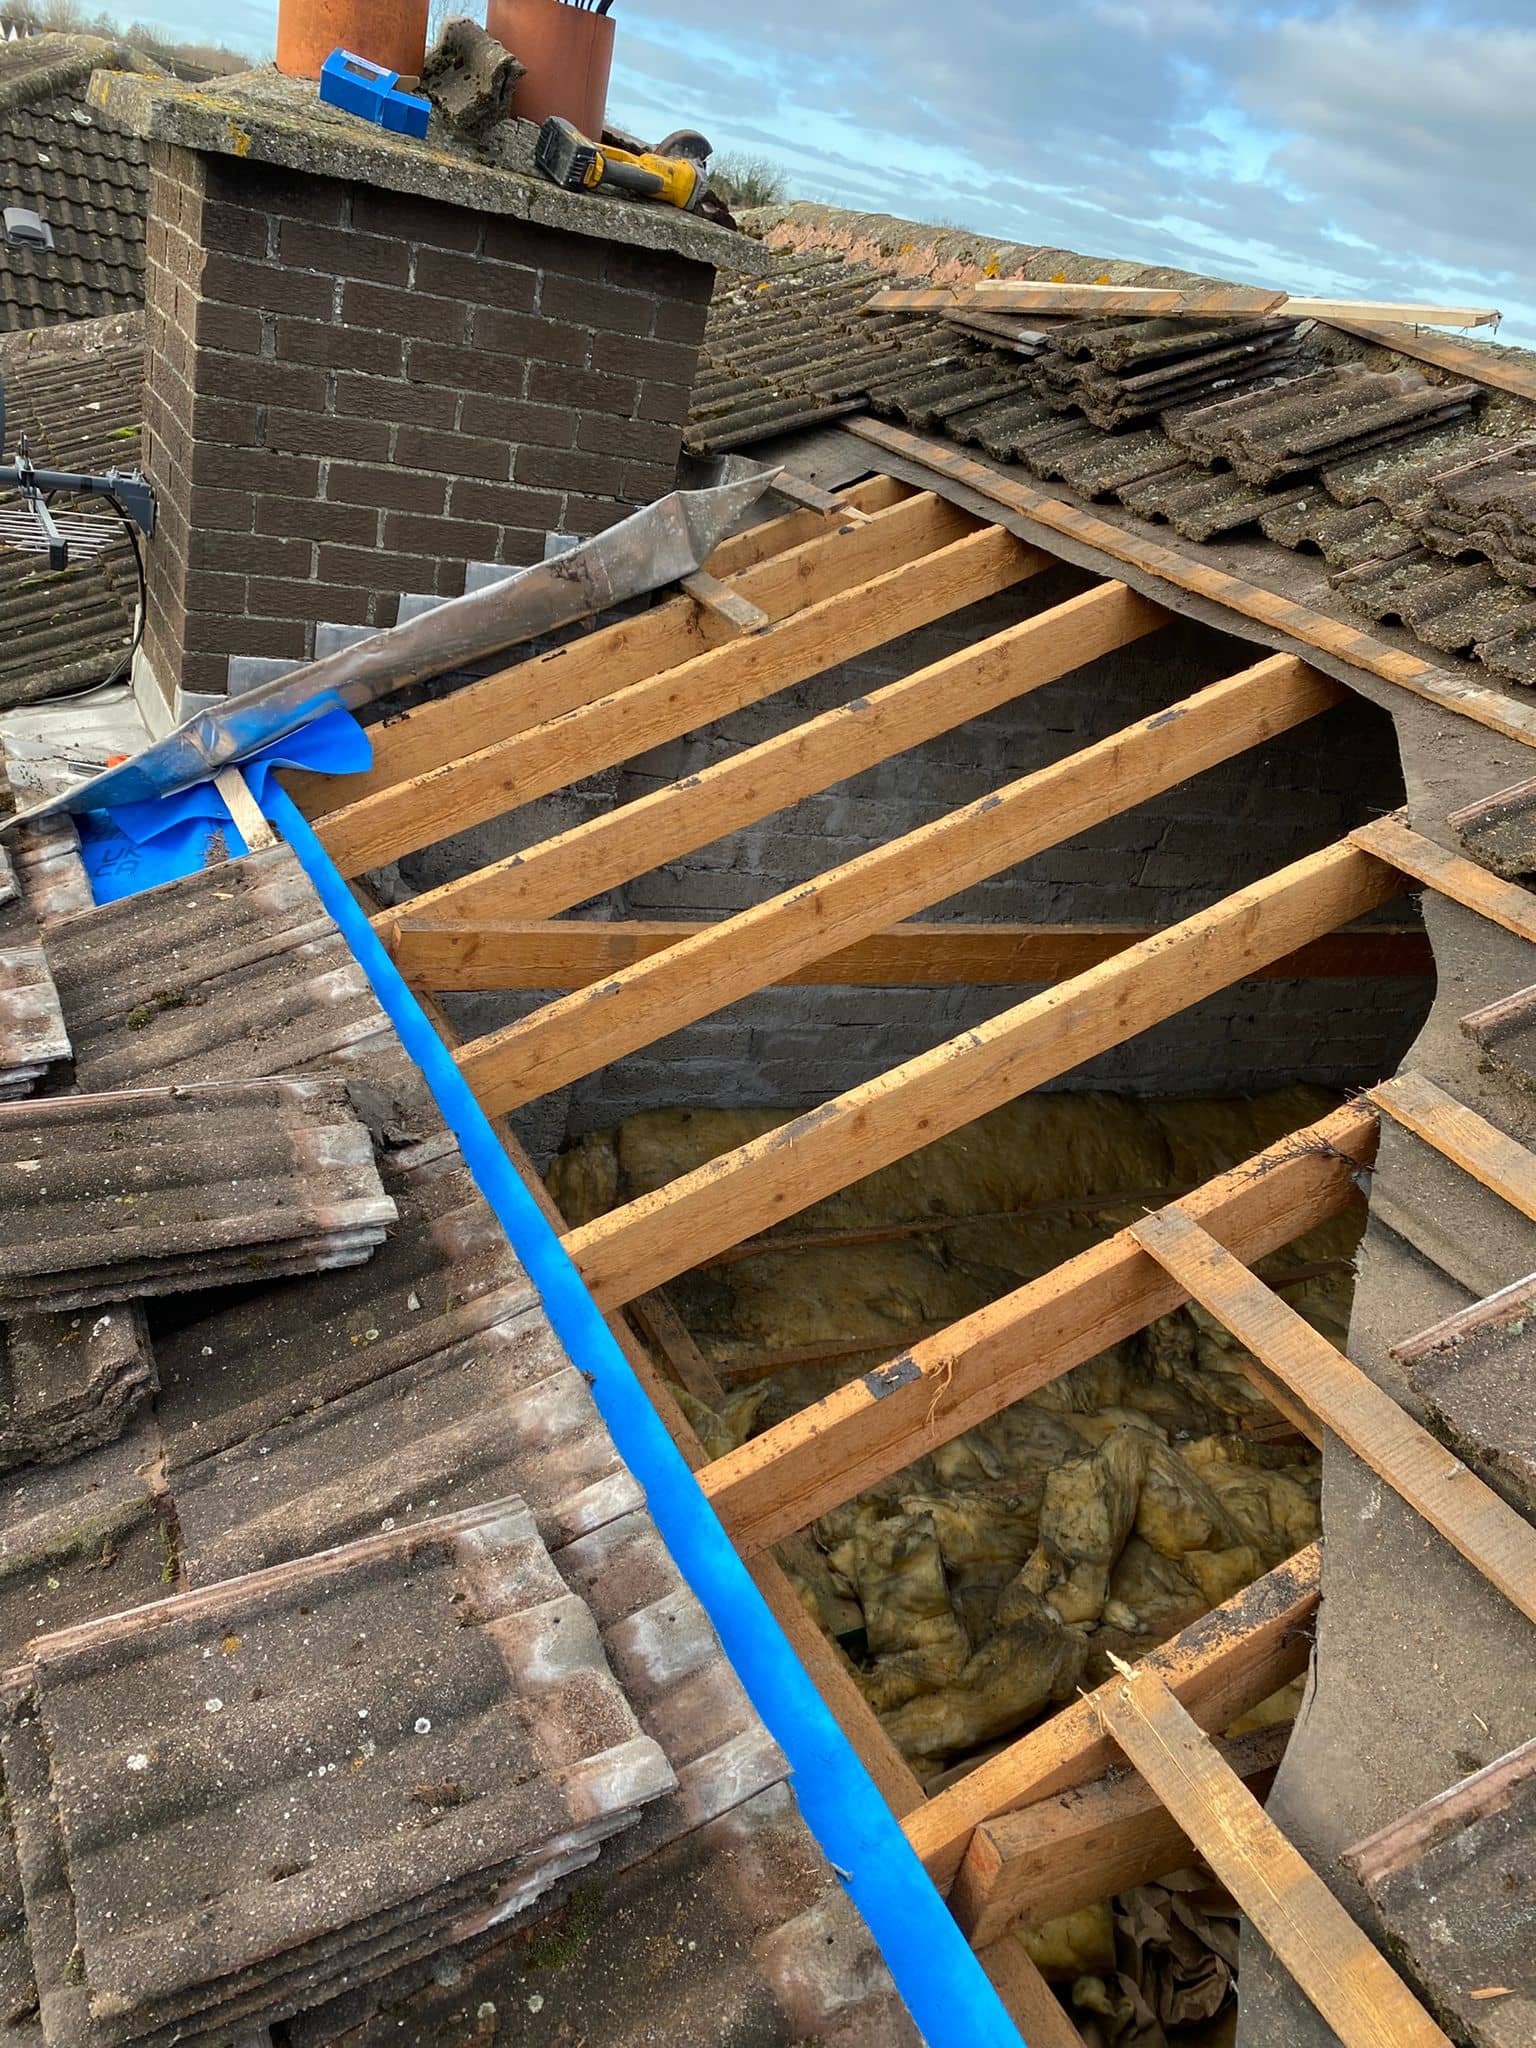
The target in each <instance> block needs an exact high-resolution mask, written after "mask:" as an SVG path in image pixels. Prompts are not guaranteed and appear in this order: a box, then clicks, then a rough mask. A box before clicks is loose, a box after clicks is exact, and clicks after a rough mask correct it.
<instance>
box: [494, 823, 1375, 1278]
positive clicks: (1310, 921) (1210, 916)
mask: <svg viewBox="0 0 1536 2048" xmlns="http://www.w3.org/2000/svg"><path fill="white" fill-rule="evenodd" d="M1401 886H1402V884H1401V877H1400V876H1399V875H1398V874H1397V873H1396V872H1395V871H1394V870H1393V869H1391V868H1388V867H1387V866H1386V865H1385V864H1384V863H1383V862H1381V861H1379V860H1376V859H1374V858H1373V856H1372V855H1370V854H1368V853H1365V852H1363V851H1362V850H1361V849H1360V848H1359V847H1355V846H1351V845H1349V844H1348V843H1347V842H1346V843H1342V844H1338V845H1334V846H1329V847H1325V848H1324V849H1323V850H1322V851H1321V852H1320V853H1315V854H1310V855H1308V856H1307V858H1306V859H1305V860H1300V861H1293V862H1292V863H1291V864H1290V865H1289V866H1288V867H1285V868H1282V869H1280V870H1279V871H1278V872H1277V873H1275V874H1273V875H1268V876H1266V877H1265V878H1264V880H1263V881H1261V882H1258V883H1255V884H1254V885H1253V886H1252V887H1251V888H1247V889H1240V890H1238V891H1236V892H1235V893H1234V894H1233V895H1231V896H1228V897H1225V898H1224V899H1223V900H1222V901H1221V902H1220V903H1218V904H1216V905H1214V906H1213V907H1212V908H1211V909H1209V910H1204V911H1200V912H1198V913H1197V914H1196V915H1195V916H1193V917H1188V918H1185V919H1184V920H1183V921H1182V922H1181V923H1179V924H1175V925H1172V926H1170V927H1169V928H1168V930H1167V931H1164V932H1160V933H1159V934H1158V935H1157V936H1156V937H1155V938H1153V939H1149V940H1147V941H1146V943H1145V944H1143V945H1140V946H1133V947H1132V948H1131V949H1130V950H1129V951H1128V952H1125V953H1119V954H1117V955H1116V956H1115V957H1114V959H1112V960H1106V961H1105V962H1104V963H1103V965H1102V966H1100V967H1093V968H1090V969H1089V970H1088V972H1087V973H1086V974H1080V975H1076V976H1074V978H1073V979H1072V980H1071V981H1066V982H1062V983H1060V984H1059V985H1058V986H1057V987H1055V988H1052V989H1047V990H1045V991H1044V992H1043V993H1042V994H1040V995H1037V996H1034V997H1032V998H1030V1000H1028V1001H1027V1002H1024V1003H1021V1004H1019V1005H1017V1006H1016V1007H1015V1008H1013V1009H1010V1010H1005V1011H1004V1012H1003V1013H1002V1014H1001V1015H1000V1016H998V1017H994V1018H991V1019H989V1020H988V1021H987V1022H986V1023H984V1024H981V1025H979V1026H977V1027H976V1029H974V1030H972V1031H967V1032H964V1033H962V1034H961V1035H960V1036H959V1037H958V1038H953V1039H951V1040H949V1041H948V1042H947V1043H946V1044H944V1045H941V1046H938V1047H936V1048H935V1049H934V1050H933V1051H932V1052H928V1053H924V1054H921V1055H920V1056H919V1057H918V1058H916V1059H912V1060H908V1061H907V1062H906V1063H905V1064H904V1065H902V1066H899V1067H896V1068H893V1069H892V1070H891V1071H889V1072H888V1073H884V1074H881V1075H879V1076H878V1077H877V1078H876V1079H875V1080H873V1081H870V1082H867V1083H865V1084H864V1085H863V1086H862V1087H858V1088H853V1089H849V1090H848V1091H847V1092H846V1093H845V1094H843V1095H841V1096H838V1097H837V1098H835V1099H834V1100H833V1101H831V1102H828V1103H825V1104H823V1105H822V1107H821V1108H819V1109H815V1110H811V1111H809V1112H808V1113H807V1114H806V1115H804V1116H799V1117H795V1118H793V1119H792V1120H791V1121H790V1122H789V1123H787V1124H785V1125H783V1126H781V1127H780V1128H779V1129H777V1130H774V1131H770V1132H767V1133H766V1134H765V1135H764V1136H763V1137H761V1138H755V1139H753V1140H751V1141H750V1142H749V1143H748V1144H746V1145H742V1146H739V1147H738V1148H737V1149H736V1150H735V1151H733V1152H728V1153H725V1154H724V1155H723V1156H722V1157H721V1158H718V1159H714V1160H711V1161H709V1162H708V1163H707V1164H706V1165H704V1166H702V1167H699V1168H697V1169H696V1170H695V1171H694V1172H692V1173H689V1174H685V1175H683V1176H682V1177H681V1178H680V1179H678V1180H675V1181H673V1182H671V1183H670V1184H669V1185H668V1186H666V1187H664V1188H660V1189H658V1190H657V1191H656V1192H655V1193H654V1194H650V1195H645V1196H642V1197H641V1198H640V1199H639V1200H637V1201H634V1202H630V1203H628V1204H627V1205H626V1206H625V1207H624V1208H621V1209H617V1210H614V1211H612V1212H611V1213H610V1214H609V1215H607V1216H602V1217H599V1218H598V1219H597V1220H596V1221H595V1222H593V1223H589V1224H587V1225H586V1226H585V1227H584V1228H583V1229H581V1230H577V1231H573V1232H572V1233H571V1235H570V1236H569V1237H567V1239H566V1240H565V1243H566V1249H567V1251H568V1252H569V1253H570V1255H571V1257H572V1258H573V1259H574V1260H575V1262H576V1265H577V1266H578V1268H579V1269H580V1271H581V1273H582V1277H583V1278H584V1279H585V1281H586V1283H587V1286H588V1288H589V1289H590V1290H591V1292H592V1294H593V1296H594V1297H595V1299H596V1300H597V1301H598V1303H599V1304H600V1305H602V1306H604V1307H609V1308H612V1307H618V1306H621V1305H622V1304H623V1303H624V1302H626V1301H631V1300H633V1298H634V1297H635V1295H636V1294H643V1293H645V1292H646V1291H647V1290H648V1289H650V1288H652V1287H654V1286H656V1285H658V1284H659V1283H660V1282H661V1281H664V1280H668V1279H672V1278H674V1277H675V1276H676V1275H677V1274H678V1273H680V1272H684V1271H686V1270H687V1269H688V1268H689V1267H691V1266H695V1265H697V1264H698V1263H699V1262H700V1260H701V1259H704V1258H707V1257H708V1256H709V1255H710V1254H711V1253H713V1252H716V1251H721V1250H723V1249H724V1248H725V1247H726V1246H727V1245H730V1244H734V1243H736V1242H737V1241H738V1240H739V1239H741V1238H743V1237H749V1236H751V1235H753V1233H755V1232H757V1231H760V1230H763V1229H765V1228H766V1227H767V1226H768V1225H769V1224H771V1223H776V1222H778V1221H780V1220H781V1219H782V1218H783V1217H785V1216H793V1215H796V1214H798V1212H799V1211H800V1210H802V1209H808V1208H809V1207H810V1206H811V1205H812V1204H813V1203H814V1202H817V1201H819V1200H820V1199H821V1198H822V1196H824V1195H829V1194H834V1193H835V1192H836V1191H837V1190H838V1189H839V1188H845V1187H847V1186H848V1185H849V1184H850V1183H851V1182H853V1181H855V1180H860V1179H862V1178H863V1177H864V1175H865V1174H868V1173H873V1172H875V1171H876V1170H877V1169H878V1168H879V1167H882V1166H887V1165H889V1164H890V1163H891V1162H892V1161H893V1160H896V1159H902V1158H905V1157H906V1156H907V1154H908V1153H910V1152H915V1151H917V1150H918V1149H919V1148H920V1147H921V1146H923V1145H925V1144H928V1143H930V1142H931V1141H932V1140H933V1139H935V1138H940V1137H943V1136H945V1135H946V1134H947V1133H948V1132H950V1131H953V1130H958V1129H959V1128H960V1126H961V1125H962V1124H967V1123H971V1122H973V1121H974V1119H975V1118H977V1117H979V1116H983V1115H985V1113H986V1112H987V1111H988V1110H989V1109H995V1108H997V1106H998V1105H999V1104H1000V1103H1003V1102H1008V1101H1011V1100H1013V1098H1014V1097H1015V1096H1018V1095H1023V1094H1025V1093H1027V1092H1028V1091H1029V1090H1030V1089H1031V1088H1037V1087H1039V1086H1040V1085H1041V1084H1042V1083H1043V1082H1045V1081H1049V1080H1054V1079H1055V1078H1056V1077H1057V1076H1058V1075H1060V1074H1064V1073H1069V1072H1070V1071H1071V1070H1072V1068H1074V1067H1076V1066H1080V1065H1082V1063H1083V1062H1084V1061H1085V1060H1089V1059H1092V1058H1093V1057H1094V1056H1095V1055H1096V1054H1098V1053H1101V1052H1106V1051H1108V1050H1109V1048H1110V1047H1111V1046H1114V1045H1122V1044H1124V1043H1125V1041H1126V1040H1127V1039H1129V1038H1134V1037H1135V1036H1136V1035H1137V1033H1138V1032H1141V1031H1144V1030H1146V1029H1147V1028H1148V1027H1149V1026H1150V1025H1152V1024H1156V1023H1160V1022H1161V1021H1162V1020H1163V1019H1164V1018H1165V1017H1171V1016H1176V1015H1177V1014H1178V1013H1179V1012H1180V1011H1181V1010H1186V1009H1189V1008H1191V1007H1192V1006H1193V1005H1194V1004H1196V1003H1198V1002H1200V1001H1202V1000H1203V999H1204V998H1205V997H1206V996H1208V995H1212V994H1214V993H1215V992H1216V991H1217V990H1218V989H1221V988H1227V987H1230V986H1231V984H1232V983H1233V982H1237V981H1242V980H1244V979H1246V978H1247V976H1248V975H1250V974H1252V973H1253V972H1254V971H1255V969H1257V968H1258V967H1260V966H1262V965H1264V964H1265V963H1266V962H1267V961H1272V960H1278V959H1281V958H1283V956H1284V955H1285V954H1287V953H1291V952H1294V951H1295V949H1296V948H1297V946H1299V945H1302V944H1304V943H1305V941H1307V940H1308V939H1312V938H1316V937H1318V936H1319V935H1320V934H1321V933H1323V932H1326V931H1332V930H1333V929H1334V928H1335V927H1337V926H1338V925H1341V924H1347V923H1348V922H1349V921H1350V920H1351V919H1352V918H1355V917H1359V916H1362V915H1363V914H1364V913H1365V912H1366V911H1367V910H1370V909H1372V908H1374V907H1375V905H1377V904H1379V903H1384V902H1387V901H1388V900H1390V898H1391V897H1392V896H1393V895H1395V894H1396V893H1397V892H1398V890H1399V889H1400V888H1401ZM882 907H885V906H882ZM733 922H736V923H738V925H739V922H740V921H739V920H733ZM835 942H836V935H834V937H833V941H832V943H835ZM689 943H690V944H697V943H699V942H697V941H690V942H689ZM685 950H686V949H685V948H683V947H677V948H674V949H673V954H671V955H662V956H660V957H661V958H663V959H669V958H673V957H675V956H676V954H677V953H681V952H683V951H685ZM821 950H823V951H825V950H830V946H827V945H823V946H822V947H821ZM771 971H773V970H771ZM760 978H761V977H760ZM770 978H771V975H770ZM466 1050H467V1052H468V1053H469V1054H470V1055H472V1053H473V1048H468V1049H466ZM495 1099H496V1091H495V1089H494V1088H493V1089H492V1090H491V1100H492V1101H493V1102H494V1101H495Z"/></svg>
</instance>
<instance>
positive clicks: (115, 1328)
mask: <svg viewBox="0 0 1536 2048" xmlns="http://www.w3.org/2000/svg"><path fill="white" fill-rule="evenodd" d="M154 1390H155V1366H154V1359H153V1357H152V1356H151V1353H150V1349H149V1336H148V1332H147V1331H146V1329H145V1327H144V1318H143V1315H142V1313H141V1311H140V1310H139V1309H138V1308H137V1307H136V1306H134V1305H133V1304H120V1305H117V1306H114V1307H111V1308H108V1309H105V1310H102V1311H100V1312H98V1311H96V1310H91V1311H89V1312H86V1311H82V1312H80V1313H79V1314H76V1315H37V1316H22V1317H19V1318H18V1319H17V1320H16V1321H15V1322H7V1323H0V1400H3V1403H4V1406H3V1410H0V1471H11V1470H13V1469H15V1468H16V1467H18V1466H25V1465H59V1464H64V1463H67V1462H68V1460H69V1459H71V1458H75V1457H78V1456H79V1455H80V1454H81V1453H82V1452H83V1451H90V1450H97V1449H100V1448H101V1446H103V1445H105V1444H110V1443H115V1442H116V1441H117V1439H118V1438H119V1437H120V1436H121V1435H122V1433H123V1431H124V1429H125V1428H126V1427H127V1425H128V1423H129V1421H130V1419H131V1418H132V1417H133V1415H134V1414H135V1413H136V1412H137V1411H138V1409H140V1408H141V1407H142V1406H143V1404H144V1403H145V1401H146V1400H147V1399H148V1398H149V1396H150V1395H151V1394H152V1393H153V1392H154Z"/></svg>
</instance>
